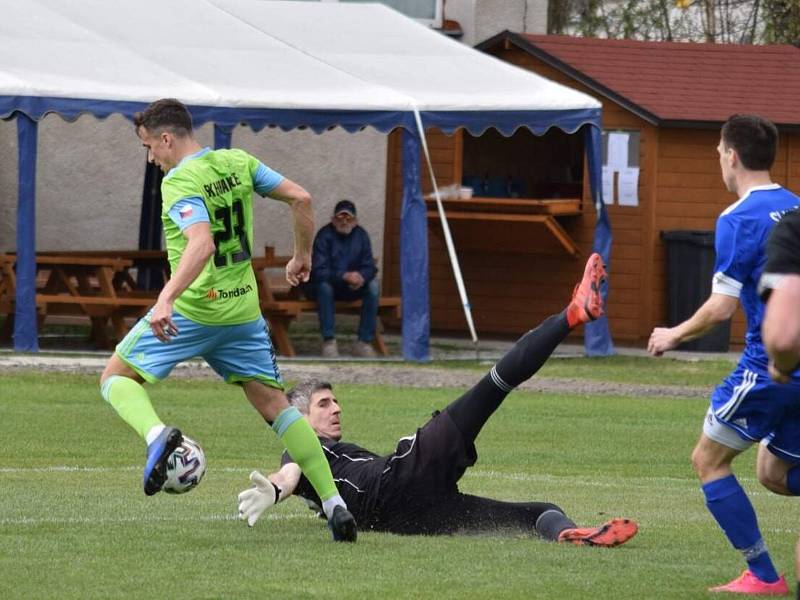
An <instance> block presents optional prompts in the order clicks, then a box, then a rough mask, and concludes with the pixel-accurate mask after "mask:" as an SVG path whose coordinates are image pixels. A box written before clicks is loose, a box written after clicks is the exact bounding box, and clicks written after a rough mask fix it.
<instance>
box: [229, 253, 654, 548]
mask: <svg viewBox="0 0 800 600" xmlns="http://www.w3.org/2000/svg"><path fill="white" fill-rule="evenodd" d="M604 278H605V269H604V267H603V263H602V260H601V259H600V256H599V255H597V254H593V255H592V256H591V257H590V258H589V261H588V263H587V264H586V269H585V271H584V275H583V280H582V281H581V283H580V284H578V286H577V287H576V289H575V292H574V294H573V297H572V301H571V302H570V304H569V306H568V307H567V309H566V310H565V311H564V312H562V313H561V314H558V315H554V316H551V317H549V318H548V319H546V320H545V321H544V322H543V323H542V324H541V325H540V326H539V327H537V328H536V329H534V330H532V331H530V332H528V333H527V334H526V335H524V336H523V337H522V338H520V340H519V341H518V342H517V343H516V344H515V346H514V347H513V348H512V349H511V351H509V352H508V354H506V355H505V356H504V357H503V358H502V359H501V360H500V361H499V362H498V363H497V364H496V365H495V366H494V367H493V368H492V370H491V371H490V372H489V373H488V374H487V375H486V376H484V378H483V379H482V380H481V381H479V382H478V384H477V385H475V386H474V387H473V388H472V389H471V390H469V391H468V392H467V393H465V394H464V395H463V396H461V397H460V398H459V399H458V400H456V401H455V402H453V403H452V404H450V405H449V406H448V407H447V408H445V409H444V410H443V411H441V412H438V411H437V412H436V413H435V414H434V416H433V418H432V419H431V420H430V421H428V422H427V423H426V424H425V425H424V426H423V427H422V428H421V429H418V430H417V432H416V434H414V435H412V436H409V437H406V438H403V439H401V440H400V441H399V442H398V444H397V448H396V449H395V451H394V452H393V453H392V454H389V455H388V456H378V455H376V454H374V453H372V452H370V451H369V450H366V449H364V448H361V447H360V446H357V445H355V444H349V443H346V442H342V441H341V437H342V430H341V422H340V417H341V408H340V406H339V404H338V402H337V401H336V397H335V395H334V393H333V390H332V388H331V385H330V384H328V383H324V382H320V381H310V382H307V383H304V384H301V385H299V386H297V387H296V388H295V389H294V390H292V391H291V392H289V394H288V398H289V402H290V403H291V404H292V405H294V406H296V407H297V408H298V409H299V410H300V412H301V413H302V414H303V415H304V416H305V417H306V419H308V422H309V423H310V424H311V427H312V428H313V429H314V430H315V431H316V433H317V435H318V436H319V437H320V442H321V443H322V448H323V450H324V452H325V456H326V458H327V459H328V462H329V463H330V466H331V471H332V472H333V477H334V480H335V481H336V485H337V487H338V488H339V493H340V494H341V495H342V497H343V498H344V499H345V501H346V502H347V506H348V508H349V510H350V511H351V512H352V513H353V515H354V516H355V518H356V521H357V522H358V523H359V528H360V529H361V530H362V531H363V530H365V529H372V530H374V531H388V532H392V533H400V534H428V535H432V534H450V533H456V532H479V531H489V530H493V529H506V528H513V529H521V530H525V531H533V532H536V533H537V534H538V535H540V536H541V537H543V538H545V539H548V540H554V541H560V542H570V543H574V544H585V545H594V546H617V545H619V544H622V543H624V542H626V541H628V540H629V539H630V538H631V537H633V536H634V535H635V534H636V531H637V529H638V527H637V525H636V523H635V522H634V521H631V520H629V519H614V520H612V521H609V522H607V523H605V524H604V525H601V526H600V527H589V528H579V527H577V526H576V525H575V523H574V522H573V521H572V520H570V519H569V517H567V516H566V515H565V514H564V511H563V510H561V508H559V507H558V506H556V505H555V504H550V503H547V502H501V501H499V500H492V499H490V498H481V497H478V496H472V495H469V494H463V493H461V492H460V491H459V490H458V480H459V479H460V478H461V476H462V475H463V474H464V471H465V470H466V469H467V467H470V466H472V465H473V464H475V461H476V460H477V453H476V451H475V445H474V441H475V438H476V437H477V436H478V433H479V432H480V430H481V428H482V427H483V425H484V424H485V423H486V421H487V420H488V419H489V417H490V416H491V415H492V413H494V411H495V410H496V409H497V408H498V407H499V406H500V404H501V403H502V401H503V399H504V398H505V397H506V395H508V393H509V392H510V391H511V390H512V389H514V388H515V387H516V386H518V385H519V384H521V383H522V382H523V381H525V380H527V379H529V378H530V377H531V376H533V374H534V373H536V371H538V370H539V368H540V367H541V366H542V365H543V364H544V362H545V361H546V360H547V358H548V357H549V356H550V355H551V354H552V352H553V350H555V348H556V347H557V346H558V344H559V343H561V342H562V341H563V340H564V338H565V337H566V336H567V334H568V333H569V332H570V330H571V329H572V328H574V327H577V326H579V325H581V324H583V323H586V322H588V321H592V320H594V319H597V318H598V317H600V316H601V315H602V314H603V308H602V299H601V296H600V286H601V283H602V281H603V280H604ZM282 462H283V466H282V468H281V469H280V470H279V471H277V472H276V473H272V474H271V475H270V476H269V477H268V478H267V477H265V476H264V475H262V474H261V473H259V472H258V471H254V472H253V473H252V474H251V475H250V480H251V481H252V483H253V484H254V487H251V488H250V489H247V490H245V491H243V492H242V493H241V494H239V514H240V516H241V518H242V519H243V520H247V522H248V524H249V525H250V526H253V525H255V523H256V521H257V520H258V518H259V517H260V516H261V514H262V513H263V512H264V511H265V510H267V509H268V508H270V507H271V506H273V505H274V504H276V502H280V501H281V500H284V499H285V498H287V497H289V496H291V495H292V494H294V495H297V496H301V497H302V498H304V499H306V500H307V501H308V502H310V503H312V504H313V505H315V506H317V507H319V506H320V500H319V498H318V497H317V496H316V494H315V493H314V490H313V488H312V487H311V485H310V484H309V482H308V481H307V480H306V478H305V477H304V476H303V475H302V474H301V473H300V469H299V468H298V466H297V465H296V464H295V463H294V462H293V461H292V459H291V457H290V456H289V454H288V453H284V455H283V460H282Z"/></svg>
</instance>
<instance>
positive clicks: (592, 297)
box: [567, 252, 606, 328]
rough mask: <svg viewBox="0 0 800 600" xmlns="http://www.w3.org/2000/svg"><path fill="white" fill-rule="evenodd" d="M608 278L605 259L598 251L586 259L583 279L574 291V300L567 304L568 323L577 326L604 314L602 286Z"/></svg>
mask: <svg viewBox="0 0 800 600" xmlns="http://www.w3.org/2000/svg"><path fill="white" fill-rule="evenodd" d="M605 280H606V268H605V265H603V259H602V258H601V257H600V255H599V254H597V253H596V252H595V253H594V254H592V255H591V256H590V257H589V260H588V261H586V267H585V268H584V270H583V279H581V282H580V283H579V284H578V285H576V286H575V290H574V291H573V292H572V301H571V302H570V303H569V306H567V324H568V325H569V326H570V328H572V327H577V326H578V325H580V324H582V323H588V322H589V321H594V320H596V319H599V318H600V317H602V316H603V297H602V296H601V294H600V286H601V285H602V284H603V283H604V282H605Z"/></svg>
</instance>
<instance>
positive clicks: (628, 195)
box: [618, 167, 639, 206]
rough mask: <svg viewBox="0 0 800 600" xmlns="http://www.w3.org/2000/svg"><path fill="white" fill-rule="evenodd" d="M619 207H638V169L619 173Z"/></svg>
mask: <svg viewBox="0 0 800 600" xmlns="http://www.w3.org/2000/svg"><path fill="white" fill-rule="evenodd" d="M618 183H619V205H620V206H639V167H626V168H624V169H620V171H619V179H618Z"/></svg>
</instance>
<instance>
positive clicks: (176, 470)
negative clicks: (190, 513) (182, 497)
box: [161, 436, 206, 494]
mask: <svg viewBox="0 0 800 600" xmlns="http://www.w3.org/2000/svg"><path fill="white" fill-rule="evenodd" d="M205 473H206V455H205V454H204V453H203V449H202V448H201V447H200V444H198V443H197V442H195V441H194V440H193V439H191V438H188V437H186V436H183V442H182V443H181V445H180V446H178V447H177V448H175V450H173V451H172V454H170V455H169V458H168V459H167V480H166V481H165V482H164V487H162V488H161V489H162V490H163V491H165V492H167V493H168V494H185V493H186V492H189V491H191V490H193V489H194V488H196V487H197V485H198V484H199V483H200V480H201V479H202V478H203V475H205Z"/></svg>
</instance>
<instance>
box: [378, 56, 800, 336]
mask: <svg viewBox="0 0 800 600" xmlns="http://www.w3.org/2000/svg"><path fill="white" fill-rule="evenodd" d="M495 54H496V55H497V56H498V57H499V58H501V59H503V60H507V61H509V62H512V63H514V64H516V65H519V66H522V67H525V68H528V69H530V70H532V71H535V72H536V73H538V74H539V75H542V76H544V77H546V78H548V79H550V80H553V81H557V82H559V83H562V84H565V85H568V86H570V87H572V88H574V89H577V90H579V91H583V92H586V93H588V94H590V95H592V96H595V97H597V94H595V93H594V92H592V91H590V90H589V89H588V88H586V87H585V86H583V85H582V84H580V83H579V82H577V81H575V80H573V79H571V78H569V77H567V76H566V75H564V74H563V73H561V72H560V71H557V70H555V69H553V68H552V67H549V66H548V65H546V64H544V63H542V62H541V61H539V60H538V59H536V58H535V57H533V56H531V55H529V54H528V53H526V52H524V51H522V50H519V49H516V48H511V49H509V50H503V49H500V48H498V49H497V51H496V52H495ZM599 99H600V100H601V101H602V102H603V127H604V128H607V129H614V128H620V129H632V130H638V131H639V132H640V136H641V137H640V157H639V159H640V160H639V164H640V178H639V206H638V207H621V206H619V205H616V204H615V205H613V206H608V207H607V209H608V211H609V217H610V220H611V226H612V231H613V240H614V241H613V245H612V250H611V272H610V276H611V292H610V296H609V302H608V306H607V312H608V315H609V324H610V328H611V333H612V337H613V338H614V340H615V341H618V342H623V343H634V344H638V345H642V344H644V343H646V340H647V338H648V337H649V335H650V332H651V331H652V328H653V327H654V326H657V325H662V324H665V320H666V309H667V307H666V303H667V288H666V286H667V281H666V255H665V247H664V243H663V242H662V240H661V238H660V232H661V231H662V230H672V229H706V230H711V229H713V228H714V223H715V221H716V217H717V216H718V215H719V213H720V212H721V211H722V210H723V209H724V208H725V207H727V206H728V205H729V204H731V203H732V202H734V201H735V200H736V198H735V197H734V196H733V195H732V194H730V193H729V192H727V191H726V190H725V188H724V185H723V183H722V180H721V177H720V172H719V162H718V157H717V152H716V149H715V148H716V144H717V142H718V141H719V132H718V130H698V129H664V128H662V129H659V128H657V127H655V126H653V125H650V124H648V123H647V122H646V121H644V120H642V119H641V118H639V117H637V116H636V115H635V114H633V113H631V112H630V111H628V110H626V109H623V108H622V107H621V106H619V105H618V104H616V103H614V102H611V101H609V100H607V99H605V98H602V97H601V98H599ZM400 139H401V136H400V134H399V133H394V134H392V135H391V137H390V140H389V160H388V166H387V169H388V177H387V210H386V224H385V238H384V251H383V256H384V293H386V294H392V295H397V294H400V291H401V290H400V266H399V255H400V248H399V245H400V244H399V232H400V207H401V203H402V163H401V151H400V150H401V147H400ZM428 141H429V144H430V147H431V151H432V158H433V166H434V172H435V173H436V176H437V182H438V184H439V185H440V186H443V185H447V184H450V183H454V182H456V179H457V175H458V173H460V170H461V168H460V162H459V161H461V158H462V148H461V138H460V136H458V135H455V136H450V137H448V136H446V135H444V134H442V133H441V132H437V131H431V132H429V138H428ZM422 164H423V165H424V163H422ZM772 173H773V178H774V180H775V181H776V182H777V183H780V184H782V185H786V186H787V187H789V189H793V190H795V191H798V190H800V135H798V134H783V135H782V137H781V144H780V148H779V156H778V159H777V161H776V164H775V167H774V168H773V171H772ZM422 174H423V193H428V192H429V191H430V181H429V178H428V175H427V168H426V167H424V166H423V168H422ZM584 180H585V181H584V206H585V207H586V208H585V211H584V214H583V215H582V216H573V217H561V218H559V221H560V223H561V224H562V225H563V226H564V228H565V229H566V230H567V232H568V233H569V234H570V235H571V236H572V237H573V239H574V240H575V241H576V242H577V244H578V246H579V247H580V250H581V255H580V256H579V257H571V256H569V255H567V254H566V252H564V250H562V249H561V248H560V247H559V246H558V244H557V242H556V241H555V239H554V238H552V237H550V235H549V234H548V233H546V232H544V231H543V230H540V229H537V228H536V227H535V226H532V225H530V224H511V225H510V224H502V225H500V224H485V223H483V224H474V223H473V224H470V225H467V224H463V223H458V224H454V223H451V228H452V231H453V236H454V241H455V246H456V249H457V250H458V255H459V260H460V262H461V268H462V272H463V275H464V281H465V285H466V288H467V292H468V295H469V298H470V301H471V303H472V309H473V317H474V319H475V324H476V327H477V329H478V332H479V335H486V334H509V335H514V334H518V333H521V332H523V331H524V330H526V329H527V328H529V327H531V326H532V325H535V324H536V323H537V322H538V321H540V320H541V319H543V318H544V317H546V316H547V315H549V314H552V313H554V312H557V311H559V310H560V309H561V308H562V307H563V306H564V305H565V303H566V301H567V300H568V299H569V297H570V294H571V291H572V288H573V286H574V283H575V282H576V281H577V279H578V278H579V277H580V274H581V272H582V268H583V263H584V260H585V258H586V257H587V256H588V253H589V251H590V249H591V244H592V239H593V236H594V224H595V213H594V210H593V208H592V203H591V201H590V198H589V191H588V181H586V178H584ZM428 237H429V252H430V293H431V327H432V328H433V329H434V330H446V331H457V332H464V331H466V322H465V319H464V316H463V313H462V309H461V306H460V302H459V300H458V294H457V290H456V286H455V281H454V278H453V274H452V271H451V268H450V265H449V261H448V258H447V252H446V249H445V245H444V242H443V240H442V236H441V228H440V226H439V225H438V224H437V223H435V222H429V236H428ZM514 240H516V241H515V242H514V243H510V241H514ZM520 245H527V246H528V248H529V250H530V251H528V252H518V251H513V252H510V251H504V250H503V248H504V247H507V246H510V247H519V246H520ZM743 335H744V318H743V315H742V313H741V311H739V312H738V313H737V315H736V317H735V318H734V323H733V327H732V331H731V341H732V345H733V346H734V347H737V346H740V345H741V341H742V339H743Z"/></svg>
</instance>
